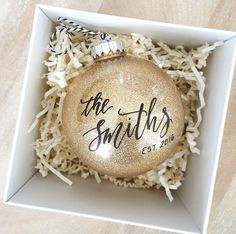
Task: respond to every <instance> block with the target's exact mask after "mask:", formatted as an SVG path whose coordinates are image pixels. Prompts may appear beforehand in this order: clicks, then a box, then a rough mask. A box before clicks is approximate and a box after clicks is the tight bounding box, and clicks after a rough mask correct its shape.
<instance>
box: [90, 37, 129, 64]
mask: <svg viewBox="0 0 236 234" xmlns="http://www.w3.org/2000/svg"><path fill="white" fill-rule="evenodd" d="M91 55H92V57H93V58H94V59H95V60H104V59H110V58H113V57H119V56H123V55H125V46H124V42H123V41H121V40H114V41H107V42H103V43H101V44H98V45H95V46H93V47H92V49H91Z"/></svg>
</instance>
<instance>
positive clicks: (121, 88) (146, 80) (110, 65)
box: [62, 56, 184, 177]
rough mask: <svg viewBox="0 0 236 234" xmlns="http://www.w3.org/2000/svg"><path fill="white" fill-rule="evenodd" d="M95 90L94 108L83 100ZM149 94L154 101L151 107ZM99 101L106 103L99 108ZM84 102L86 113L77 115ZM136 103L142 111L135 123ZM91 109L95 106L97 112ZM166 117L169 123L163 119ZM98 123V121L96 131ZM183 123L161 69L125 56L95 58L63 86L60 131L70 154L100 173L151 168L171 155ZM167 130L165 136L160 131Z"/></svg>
mask: <svg viewBox="0 0 236 234" xmlns="http://www.w3.org/2000/svg"><path fill="white" fill-rule="evenodd" d="M98 93H100V96H99V97H100V98H99V102H97V105H94V106H93V104H94V102H92V101H91V102H90V103H89V104H88V102H86V103H84V102H85V101H86V100H87V101H88V100H91V97H93V98H95V97H96V95H97V94H98ZM153 98H156V102H155V105H154V104H153V107H151V106H152V105H151V101H152V100H153ZM106 99H107V100H108V101H105V100H106ZM104 101H105V104H106V105H105V104H104V111H101V109H102V105H103V103H104ZM98 103H99V104H98ZM87 104H88V106H87V111H88V112H89V113H87V115H85V112H84V114H82V113H83V111H85V108H86V105H87ZM141 104H142V105H143V111H142V112H141V115H140V116H141V118H140V119H139V121H138V113H139V112H138V111H139V110H140V107H141ZM98 105H100V106H99V107H100V109H99V107H98ZM109 107H110V108H109ZM96 108H98V110H100V111H98V112H99V113H97V114H96ZM163 108H165V110H166V112H165V111H164V112H163ZM150 110H151V111H150ZM148 112H149V117H148ZM118 113H119V114H118ZM165 113H167V114H165ZM168 117H169V118H171V120H172V121H171V120H170V121H169V122H167V121H166V119H167V118H168ZM103 120H104V121H103ZM99 121H102V123H103V124H102V125H101V126H100V128H99V129H98V128H97V124H98V122H99ZM166 124H169V127H167V125H166ZM137 125H138V126H137ZM148 125H149V127H147V126H148ZM154 125H155V126H156V127H155V126H154ZM120 126H122V127H121V128H119V127H120ZM128 126H129V129H128V130H127V128H128ZM158 126H159V127H158ZM183 127H184V109H183V105H182V102H181V97H180V94H179V91H178V90H177V88H176V86H175V84H174V83H173V81H172V80H171V79H170V78H169V76H168V75H167V74H166V73H165V72H164V71H163V70H162V69H160V68H158V67H157V66H156V65H154V64H153V63H151V62H149V61H147V60H144V59H139V58H135V57H132V56H124V57H121V58H117V59H113V60H107V61H103V62H97V63H95V64H94V65H92V66H91V67H90V69H89V70H88V71H86V72H84V73H83V74H81V75H80V76H78V77H77V78H75V79H74V80H73V82H72V83H71V84H70V85H69V86H68V88H67V94H66V97H65V100H64V105H63V114H62V129H63V132H64V133H65V135H66V137H67V140H68V143H69V145H70V146H71V148H72V149H73V151H74V153H75V154H76V155H77V156H78V157H79V158H80V159H81V160H82V162H83V163H84V164H85V165H88V166H89V167H91V168H92V169H94V170H96V171H98V172H99V173H102V174H107V175H112V176H115V177H132V176H136V175H140V174H142V173H144V172H147V171H149V170H151V169H153V168H156V166H157V165H159V164H160V163H162V162H163V161H165V160H166V159H167V158H169V157H171V156H173V154H174V153H175V151H176V148H177V145H178V142H179V140H180V138H181V136H182V132H183ZM137 128H139V134H138V135H139V136H138V137H137V136H135V133H137ZM167 128H168V131H167V132H166V134H161V130H162V129H164V130H165V129H167ZM118 129H120V131H119V133H117V132H118ZM154 129H155V130H154ZM99 131H100V132H101V134H98V132H99ZM86 132H87V133H86ZM127 132H128V133H127ZM109 133H110V135H109ZM161 135H163V136H161ZM109 136H110V138H109ZM116 136H117V138H116ZM99 137H100V140H101V142H100V144H98V143H99ZM137 138H138V139H137ZM116 142H118V143H119V144H118V145H116ZM90 143H91V145H90ZM89 145H90V146H91V148H89ZM98 145H99V146H98ZM115 145H116V146H118V147H115ZM97 146H98V147H97ZM96 147H97V149H96V150H95V148H96Z"/></svg>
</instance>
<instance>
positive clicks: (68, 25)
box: [49, 17, 111, 55]
mask: <svg viewBox="0 0 236 234" xmlns="http://www.w3.org/2000/svg"><path fill="white" fill-rule="evenodd" d="M58 21H59V25H60V26H59V27H58V29H57V30H56V31H55V32H54V33H53V34H52V35H51V37H50V39H49V48H50V51H51V52H52V53H54V54H55V55H62V54H66V53H67V52H68V50H71V49H72V38H71V37H72V35H73V33H74V32H82V33H84V34H88V35H91V36H94V37H98V38H99V39H100V40H102V41H110V40H111V36H110V35H109V34H108V33H105V32H94V31H92V30H89V29H87V28H85V27H83V26H81V25H79V24H77V23H75V22H73V21H71V20H68V19H66V18H63V17H59V18H58ZM61 33H65V34H66V36H67V40H68V44H69V47H68V48H66V49H65V50H60V51H58V50H56V48H55V42H58V40H59V36H60V34H61Z"/></svg>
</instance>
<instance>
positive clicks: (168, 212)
mask: <svg viewBox="0 0 236 234" xmlns="http://www.w3.org/2000/svg"><path fill="white" fill-rule="evenodd" d="M60 16H62V17H66V18H69V19H71V20H74V21H77V22H80V23H81V24H82V25H85V26H87V27H89V28H92V29H96V30H98V29H99V30H102V31H108V32H115V33H131V32H137V33H141V34H144V35H145V36H147V37H151V38H152V39H153V40H159V41H163V42H165V43H168V44H170V45H184V46H186V47H188V48H191V47H196V46H199V45H202V44H204V43H206V42H211V43H212V42H216V41H219V40H223V41H225V43H224V45H223V46H221V47H218V48H217V49H216V50H215V51H214V52H213V53H212V55H211V56H210V57H209V59H208V65H207V67H206V69H205V70H204V72H205V76H206V77H207V82H206V92H205V97H206V107H205V108H204V110H203V121H202V124H201V127H200V131H201V135H200V137H199V138H198V144H199V148H200V150H201V154H200V155H192V156H190V157H189V161H188V168H187V172H186V175H185V177H186V179H185V181H184V183H183V185H182V186H181V188H180V189H179V190H178V191H177V192H176V193H175V194H174V202H172V203H170V202H169V200H168V199H167V198H166V196H165V194H164V193H163V192H162V191H157V190H142V189H124V188H120V187H116V186H115V185H113V184H111V183H109V182H102V183H101V184H97V183H96V181H95V180H94V179H93V178H91V179H87V180H84V179H82V178H80V176H71V177H69V178H70V179H71V180H72V181H73V186H71V187H70V186H68V185H66V184H65V183H63V182H62V181H60V180H59V179H58V178H57V177H56V176H54V175H49V176H48V177H46V178H42V177H41V175H40V174H39V173H38V172H37V171H36V169H34V166H35V164H36V155H35V152H34V150H33V146H32V144H33V142H34V140H35V139H36V137H37V135H38V131H37V129H35V131H34V132H33V133H31V134H28V133H27V130H28V128H29V126H30V124H31V122H32V120H33V119H34V116H35V114H36V113H38V112H39V111H40V100H41V99H42V97H43V93H44V91H45V88H46V86H45V84H44V81H42V80H41V79H40V77H41V76H42V74H43V73H44V72H45V69H46V68H45V66H44V65H43V64H42V61H43V60H44V59H45V58H46V56H47V54H46V52H45V48H46V46H47V44H48V40H49V36H50V35H51V33H52V32H53V30H54V29H55V22H56V21H57V18H58V17H60ZM235 57H236V33H235V32H227V31H222V30H213V29H206V28H195V27H188V26H182V25H173V24H166V23H160V22H153V21H145V20H138V19H130V18H123V17H116V16H110V15H102V14H96V13H89V12H83V11H77V10H69V9H63V8H55V7H50V6H43V5H38V6H37V7H36V12H35V17H34V25H33V32H32V37H31V42H30V50H29V57H28V63H27V68H26V74H25V79H24V85H23V93H22V98H21V104H20V110H19V115H18V120H17V125H16V132H15V137H14V143H13V148H12V155H11V160H10V166H9V173H8V177H7V183H6V190H5V195H4V202H5V203H6V204H10V205H16V206H22V207H31V208H37V209H42V210H47V211H56V212H61V213H65V214H66V213H68V214H75V215H80V216H85V217H93V218H99V219H104V220H110V221H114V222H122V223H127V224H133V225H138V226H145V227H150V228H156V229H162V230H169V231H173V232H179V233H206V230H207V223H208V219H209V213H210V207H211V202H212V196H213V189H214V182H215V177H216V170H217V164H218V159H219V153H220V146H221V140H222V134H223V128H224V122H225V116H226V110H227V104H228V99H229V93H230V86H231V81H232V77H233V69H234V62H235Z"/></svg>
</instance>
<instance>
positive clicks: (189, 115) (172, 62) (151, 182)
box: [29, 33, 223, 201]
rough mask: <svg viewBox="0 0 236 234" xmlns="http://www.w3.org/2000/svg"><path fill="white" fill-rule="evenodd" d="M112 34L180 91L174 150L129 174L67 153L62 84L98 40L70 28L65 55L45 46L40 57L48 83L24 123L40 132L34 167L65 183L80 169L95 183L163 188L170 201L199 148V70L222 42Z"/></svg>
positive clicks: (63, 43) (62, 44)
mask: <svg viewBox="0 0 236 234" xmlns="http://www.w3.org/2000/svg"><path fill="white" fill-rule="evenodd" d="M59 37H60V38H59V40H58V42H57V43H56V45H55V47H56V48H57V49H59V50H62V51H64V50H65V48H68V40H67V36H66V34H64V33H62V34H60V35H59ZM112 37H113V39H121V40H123V41H124V43H125V47H126V52H127V53H129V54H132V55H135V56H137V57H140V58H143V59H147V60H150V61H152V62H153V63H155V64H156V65H157V66H159V67H161V68H162V69H164V70H165V71H166V72H167V73H168V74H169V75H170V77H171V79H172V80H173V82H174V83H175V85H176V86H177V87H178V89H179V90H180V92H181V97H182V101H183V104H184V109H185V114H186V115H185V126H186V127H185V132H184V134H183V136H182V138H181V141H180V144H179V146H178V150H177V152H176V153H175V154H174V155H173V156H172V157H171V158H170V159H167V160H166V161H165V162H163V163H162V164H161V165H159V166H157V167H156V169H153V170H150V171H148V172H147V173H145V174H142V175H139V176H136V177H132V178H114V177H112V176H108V175H101V174H99V173H98V172H96V171H94V170H92V169H90V168H89V167H87V166H86V165H84V164H83V163H82V162H81V161H80V159H79V158H78V157H77V156H76V155H75V154H74V153H73V152H72V150H71V148H70V146H69V144H68V143H67V141H66V139H65V136H63V135H62V133H61V124H62V107H63V101H64V98H65V96H66V87H67V86H68V85H70V83H71V81H72V80H73V79H74V78H76V77H78V76H79V75H80V73H81V72H83V71H85V70H86V69H87V68H88V67H89V66H90V65H92V64H93V63H94V61H93V58H92V56H91V55H90V51H91V47H92V46H93V45H95V44H97V39H95V38H93V37H91V36H89V35H86V34H82V33H75V34H74V35H73V36H72V43H73V48H72V50H71V51H69V52H68V53H67V54H66V55H59V56H55V55H54V54H53V53H52V52H50V50H49V49H48V53H49V57H48V59H47V60H46V61H44V64H45V66H47V68H48V73H47V74H45V75H44V76H43V77H42V78H43V79H45V82H46V83H47V84H48V87H49V88H48V90H47V92H46V93H45V94H44V98H43V100H42V102H41V106H42V110H41V111H40V112H39V113H38V114H37V115H36V118H35V121H34V122H33V123H32V125H31V127H30V128H29V132H31V131H32V130H33V129H34V128H35V127H36V126H37V124H38V123H39V122H40V126H39V132H40V137H39V138H38V139H37V140H36V142H35V144H34V148H35V150H36V153H37V156H38V160H37V165H36V168H37V169H38V170H39V172H40V173H41V174H42V176H44V177H45V176H47V175H48V172H49V171H51V172H52V173H54V174H55V175H56V176H58V177H59V178H60V179H62V180H63V181H64V182H65V183H67V184H69V185H71V184H72V182H71V181H70V180H69V179H67V178H66V177H65V174H68V175H71V174H79V175H80V176H81V177H82V178H84V179H86V178H88V177H89V176H93V177H94V178H95V180H96V181H97V182H98V183H101V182H102V180H109V181H110V182H112V183H114V184H115V185H118V186H123V187H125V188H143V189H149V188H155V189H159V188H161V187H163V188H164V189H165V192H166V195H167V196H168V198H169V200H170V201H172V200H173V197H172V195H171V190H176V189H178V187H179V186H181V184H182V181H183V180H184V172H185V171H186V167H187V159H188V156H189V155H190V153H196V154H199V153H200V151H199V149H198V148H197V143H196V138H197V137H198V136H199V134H200V133H199V129H198V127H199V125H200V123H201V120H202V115H201V110H202V108H203V107H204V105H205V101H204V89H205V81H206V78H205V77H204V76H203V72H202V69H203V68H204V67H205V66H206V60H207V57H208V56H209V54H210V53H211V52H212V51H213V50H214V49H215V48H216V47H217V46H220V45H222V44H223V43H222V42H216V43H214V44H211V45H209V44H205V45H203V46H200V47H198V48H196V49H191V50H186V49H185V48H184V47H183V46H176V47H174V48H170V47H169V46H168V45H166V44H164V43H163V42H157V43H153V42H152V40H151V39H150V38H146V37H144V36H143V35H140V34H136V33H132V34H131V35H112Z"/></svg>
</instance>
